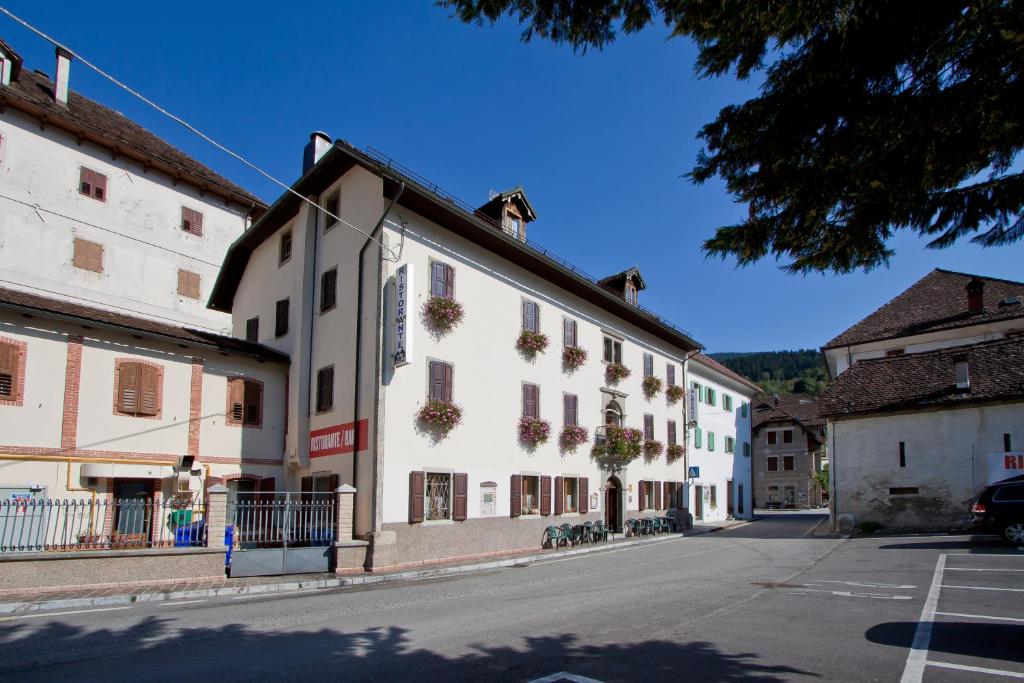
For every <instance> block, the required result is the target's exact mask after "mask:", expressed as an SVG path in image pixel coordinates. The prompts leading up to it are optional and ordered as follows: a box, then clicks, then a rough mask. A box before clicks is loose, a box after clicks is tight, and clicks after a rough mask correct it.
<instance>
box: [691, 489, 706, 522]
mask: <svg viewBox="0 0 1024 683" xmlns="http://www.w3.org/2000/svg"><path fill="white" fill-rule="evenodd" d="M693 517H694V519H704V487H703V486H694V487H693Z"/></svg>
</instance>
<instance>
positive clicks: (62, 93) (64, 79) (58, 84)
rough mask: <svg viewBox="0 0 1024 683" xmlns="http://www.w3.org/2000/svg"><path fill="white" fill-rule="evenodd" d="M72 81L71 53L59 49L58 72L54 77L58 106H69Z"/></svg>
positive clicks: (54, 93) (54, 95) (55, 96)
mask: <svg viewBox="0 0 1024 683" xmlns="http://www.w3.org/2000/svg"><path fill="white" fill-rule="evenodd" d="M70 79H71V53H70V52H68V51H67V50H65V49H64V48H62V47H58V48H57V71H56V72H55V76H54V77H53V99H55V100H56V101H57V104H63V105H64V106H65V107H66V106H67V104H68V82H69V80H70Z"/></svg>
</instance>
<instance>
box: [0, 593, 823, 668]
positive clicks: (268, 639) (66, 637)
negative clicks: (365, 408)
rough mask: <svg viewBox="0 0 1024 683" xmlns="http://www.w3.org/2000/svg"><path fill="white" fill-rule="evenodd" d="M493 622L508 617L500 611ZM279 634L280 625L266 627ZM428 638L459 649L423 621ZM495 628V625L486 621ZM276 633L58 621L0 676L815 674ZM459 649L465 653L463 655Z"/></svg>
mask: <svg viewBox="0 0 1024 683" xmlns="http://www.w3.org/2000/svg"><path fill="white" fill-rule="evenodd" d="M494 618H495V620H496V621H500V619H501V610H500V605H495V612H494ZM262 626H264V627H269V628H272V627H273V624H272V623H271V624H262ZM422 628H423V629H424V631H425V632H424V633H419V634H417V635H418V637H419V638H420V639H428V640H430V639H434V640H438V641H439V643H438V648H439V649H446V648H449V647H450V646H451V644H450V643H446V642H445V640H444V638H443V635H442V634H436V633H430V632H429V629H430V625H429V624H423V626H422ZM481 628H482V629H486V625H481ZM342 629H343V626H340V625H339V627H338V629H337V630H335V629H321V630H318V631H306V632H301V631H295V630H289V631H287V632H285V631H283V630H282V631H278V632H273V631H271V632H268V631H260V630H255V629H250V628H248V627H246V626H244V625H238V624H232V625H230V626H226V627H223V628H180V625H172V623H171V621H170V620H169V619H163V618H158V617H152V618H148V619H146V620H144V621H142V622H141V623H137V624H135V625H134V626H132V627H131V628H128V629H126V630H110V629H95V630H94V629H84V628H81V627H78V626H71V625H67V624H61V623H55V622H49V623H47V624H45V625H42V626H38V627H36V626H32V625H28V624H18V625H8V626H4V627H0V652H2V653H3V654H2V655H0V671H5V672H9V673H15V674H16V677H17V674H18V673H20V674H21V675H31V678H32V680H33V681H41V680H67V676H68V674H69V672H73V673H74V677H75V678H76V679H78V680H93V679H99V678H102V679H103V680H105V681H109V680H131V681H139V680H154V679H166V678H171V677H173V678H174V679H176V680H189V677H191V676H194V677H195V678H194V680H200V677H201V679H202V680H211V678H212V679H213V680H240V679H244V680H247V681H251V680H288V679H301V680H304V681H305V680H320V679H331V680H344V681H361V680H371V679H373V680H377V681H386V680H395V679H402V680H406V679H415V680H420V681H431V680H435V681H453V680H476V681H480V680H497V681H528V680H531V679H534V678H539V677H543V676H549V675H551V674H553V673H556V672H561V671H566V672H570V673H573V674H576V675H581V676H588V677H592V678H596V679H599V680H601V681H633V680H645V681H673V682H675V681H679V680H683V679H684V678H685V679H689V680H701V679H704V680H715V681H758V682H770V681H783V680H790V679H792V678H793V677H794V676H795V675H805V676H814V677H817V674H814V673H812V672H808V671H803V670H801V669H798V668H795V667H792V666H785V665H779V664H767V663H758V662H757V661H756V660H757V659H758V656H757V655H754V654H751V653H745V652H738V653H725V652H722V651H720V650H718V649H717V648H716V647H714V646H713V645H712V644H710V643H707V642H700V641H692V642H672V641H670V640H649V641H645V642H638V643H611V644H604V643H591V642H580V641H579V639H578V638H577V636H575V635H572V634H562V635H559V636H554V637H525V638H524V639H523V643H524V644H523V646H522V647H521V648H516V649H513V648H511V647H502V646H498V647H491V646H485V645H474V644H470V645H469V646H468V649H469V650H471V652H470V653H469V654H462V655H459V656H448V655H445V654H443V653H441V652H434V651H431V650H428V649H422V648H419V649H413V648H412V647H411V645H410V631H409V630H408V629H404V628H398V627H380V628H373V629H369V630H365V631H361V632H356V633H346V632H344V631H343V630H342ZM460 649H461V648H460Z"/></svg>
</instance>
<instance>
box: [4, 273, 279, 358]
mask: <svg viewBox="0 0 1024 683" xmlns="http://www.w3.org/2000/svg"><path fill="white" fill-rule="evenodd" d="M0 308H13V309H16V310H21V311H31V312H33V313H37V314H38V315H40V316H42V317H45V316H46V315H47V314H51V315H56V316H60V317H62V318H74V319H76V320H79V321H81V322H82V323H83V324H89V323H97V324H100V325H105V326H110V327H118V328H122V329H123V330H124V331H126V332H128V333H133V332H134V333H136V334H145V335H149V336H156V337H162V338H165V339H170V340H173V341H177V342H180V343H182V344H193V345H200V346H214V347H216V348H217V349H220V350H221V351H234V352H237V353H243V354H246V355H249V356H255V357H257V358H262V359H265V360H274V361H284V362H287V361H288V355H287V354H284V353H281V352H280V351H276V350H274V349H271V348H268V347H266V346H263V345H262V344H256V343H254V342H250V341H246V340H244V339H237V338H235V337H229V336H226V335H221V334H215V333H213V332H206V331H204V330H195V329H191V328H188V327H178V326H176V325H170V324H167V323H161V322H157V321H155V320H147V319H145V318H136V317H135V316H130V315H124V314H123V313H114V312H112V311H105V310H102V309H99V308H93V307H91V306H84V305H82V304H78V303H74V302H71V301H64V300H62V299H51V298H50V297H45V296H39V295H38V294H30V293H28V292H22V291H19V290H15V289H7V288H6V287H0Z"/></svg>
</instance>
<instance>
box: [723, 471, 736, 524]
mask: <svg viewBox="0 0 1024 683" xmlns="http://www.w3.org/2000/svg"><path fill="white" fill-rule="evenodd" d="M733 505H735V503H734V502H733V494H732V479H726V480H725V511H726V514H728V515H729V516H730V517H732V516H733V515H734V514H736V511H735V510H734V509H733Z"/></svg>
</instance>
